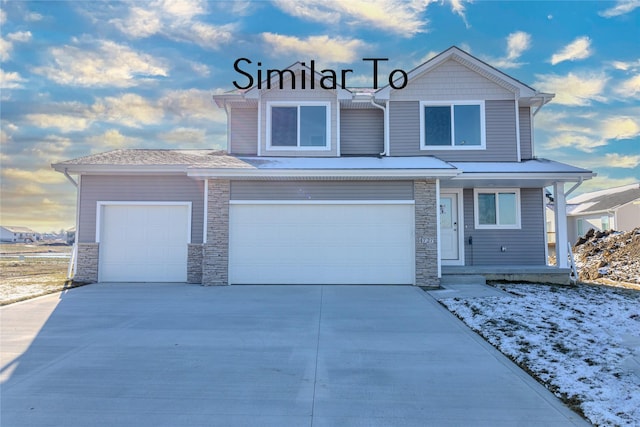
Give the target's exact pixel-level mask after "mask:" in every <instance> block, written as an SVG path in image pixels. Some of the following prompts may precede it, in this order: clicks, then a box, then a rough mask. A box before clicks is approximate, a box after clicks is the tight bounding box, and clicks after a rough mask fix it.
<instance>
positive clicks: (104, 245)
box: [98, 204, 191, 282]
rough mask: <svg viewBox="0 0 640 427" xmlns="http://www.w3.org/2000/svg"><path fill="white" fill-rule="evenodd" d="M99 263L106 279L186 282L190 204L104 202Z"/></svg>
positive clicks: (101, 212) (116, 280)
mask: <svg viewBox="0 0 640 427" xmlns="http://www.w3.org/2000/svg"><path fill="white" fill-rule="evenodd" d="M98 208H99V212H100V220H99V223H100V224H99V227H100V235H99V240H100V247H99V257H100V263H99V267H98V272H99V275H100V280H101V281H103V282H186V280H187V244H188V243H189V241H190V237H189V236H190V234H191V224H190V218H191V207H190V205H189V204H171V205H164V204H163V205H152V204H140V205H132V204H102V205H100V206H98Z"/></svg>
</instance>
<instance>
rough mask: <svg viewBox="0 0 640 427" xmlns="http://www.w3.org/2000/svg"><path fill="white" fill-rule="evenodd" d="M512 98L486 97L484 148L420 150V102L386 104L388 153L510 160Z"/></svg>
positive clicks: (512, 153) (513, 151) (513, 115)
mask: <svg viewBox="0 0 640 427" xmlns="http://www.w3.org/2000/svg"><path fill="white" fill-rule="evenodd" d="M514 102H515V101H513V100H502V101H486V102H485V120H486V129H485V130H486V149H485V150H420V102H419V101H396V102H390V103H389V105H390V107H389V121H390V126H389V139H390V140H389V145H390V151H391V155H392V156H436V157H438V158H440V159H442V160H445V161H460V162H464V161H476V162H477V161H486V162H501V161H506V162H513V161H517V160H518V152H517V145H516V113H515V107H514Z"/></svg>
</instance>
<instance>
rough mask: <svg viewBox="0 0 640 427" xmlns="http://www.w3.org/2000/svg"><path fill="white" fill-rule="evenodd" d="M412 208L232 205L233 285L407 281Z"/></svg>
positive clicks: (410, 279) (411, 271)
mask: <svg viewBox="0 0 640 427" xmlns="http://www.w3.org/2000/svg"><path fill="white" fill-rule="evenodd" d="M414 228H415V225H414V205H413V202H411V201H401V202H383V203H377V202H373V203H362V202H353V203H346V202H344V201H336V202H330V201H323V202H315V203H314V202H308V203H304V202H303V203H300V202H284V201H282V202H244V201H243V202H233V201H232V202H231V205H230V209H229V233H230V235H229V282H230V283H231V284H413V283H414V276H415V256H414V254H415V235H414Z"/></svg>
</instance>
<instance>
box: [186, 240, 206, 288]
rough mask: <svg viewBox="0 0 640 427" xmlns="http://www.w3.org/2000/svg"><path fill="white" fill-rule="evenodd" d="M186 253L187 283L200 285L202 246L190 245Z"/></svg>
mask: <svg viewBox="0 0 640 427" xmlns="http://www.w3.org/2000/svg"><path fill="white" fill-rule="evenodd" d="M187 251H188V252H187V283H202V252H203V248H202V244H200V243H190V244H189V246H188V249H187Z"/></svg>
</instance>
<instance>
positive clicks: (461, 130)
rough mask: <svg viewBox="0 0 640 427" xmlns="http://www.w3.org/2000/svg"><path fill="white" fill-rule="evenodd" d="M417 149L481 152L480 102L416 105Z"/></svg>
mask: <svg viewBox="0 0 640 427" xmlns="http://www.w3.org/2000/svg"><path fill="white" fill-rule="evenodd" d="M420 148H421V149H423V150H451V149H454V150H465V149H466V150H479V149H484V148H485V126H484V102H482V101H473V102H448V103H440V102H426V101H422V102H421V103H420Z"/></svg>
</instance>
